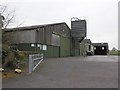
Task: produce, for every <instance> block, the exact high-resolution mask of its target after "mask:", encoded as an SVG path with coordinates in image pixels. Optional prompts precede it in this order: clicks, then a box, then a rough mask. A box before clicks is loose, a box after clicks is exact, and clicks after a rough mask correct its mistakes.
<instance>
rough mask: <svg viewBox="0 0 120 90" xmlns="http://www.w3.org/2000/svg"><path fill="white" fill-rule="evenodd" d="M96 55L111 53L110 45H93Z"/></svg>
mask: <svg viewBox="0 0 120 90" xmlns="http://www.w3.org/2000/svg"><path fill="white" fill-rule="evenodd" d="M93 46H94V55H107V53H108V52H109V47H108V43H93Z"/></svg>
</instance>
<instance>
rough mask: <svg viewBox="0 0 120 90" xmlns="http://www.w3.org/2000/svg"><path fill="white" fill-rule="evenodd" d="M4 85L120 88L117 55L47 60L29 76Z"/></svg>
mask: <svg viewBox="0 0 120 90" xmlns="http://www.w3.org/2000/svg"><path fill="white" fill-rule="evenodd" d="M3 88H118V57H117V56H87V57H64V58H50V59H45V60H44V61H43V62H42V63H41V64H40V65H39V66H38V67H37V69H36V70H35V71H34V72H33V73H32V74H30V75H26V76H21V77H17V78H11V79H3Z"/></svg>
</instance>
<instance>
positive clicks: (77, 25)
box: [71, 20, 86, 38]
mask: <svg viewBox="0 0 120 90" xmlns="http://www.w3.org/2000/svg"><path fill="white" fill-rule="evenodd" d="M71 28H72V37H75V38H81V37H86V20H75V21H71Z"/></svg>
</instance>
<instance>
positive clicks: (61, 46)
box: [6, 23, 71, 57]
mask: <svg viewBox="0 0 120 90" xmlns="http://www.w3.org/2000/svg"><path fill="white" fill-rule="evenodd" d="M11 31H13V32H14V34H13V33H12V32H11ZM6 32H8V33H12V34H13V37H14V39H15V40H14V44H15V45H16V46H17V47H18V49H19V50H22V51H35V52H37V53H43V54H44V56H45V57H60V56H61V57H63V56H70V39H71V38H70V28H69V27H68V26H67V24H66V23H56V24H48V25H38V26H29V27H20V28H13V29H11V30H8V31H6ZM41 47H42V48H41ZM44 47H45V48H46V49H44Z"/></svg>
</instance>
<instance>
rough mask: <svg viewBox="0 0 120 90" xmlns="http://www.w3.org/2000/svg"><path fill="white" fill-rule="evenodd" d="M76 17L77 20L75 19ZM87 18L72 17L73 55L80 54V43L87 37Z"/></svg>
mask: <svg viewBox="0 0 120 90" xmlns="http://www.w3.org/2000/svg"><path fill="white" fill-rule="evenodd" d="M73 19H75V20H73ZM86 26H87V25H86V20H80V19H78V18H72V19H71V37H72V42H71V45H72V47H71V51H72V52H71V55H72V56H74V55H80V52H79V51H80V47H77V48H76V46H79V43H80V42H81V41H82V40H83V39H84V38H85V37H86V32H87V27H86ZM76 44H78V45H76Z"/></svg>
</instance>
